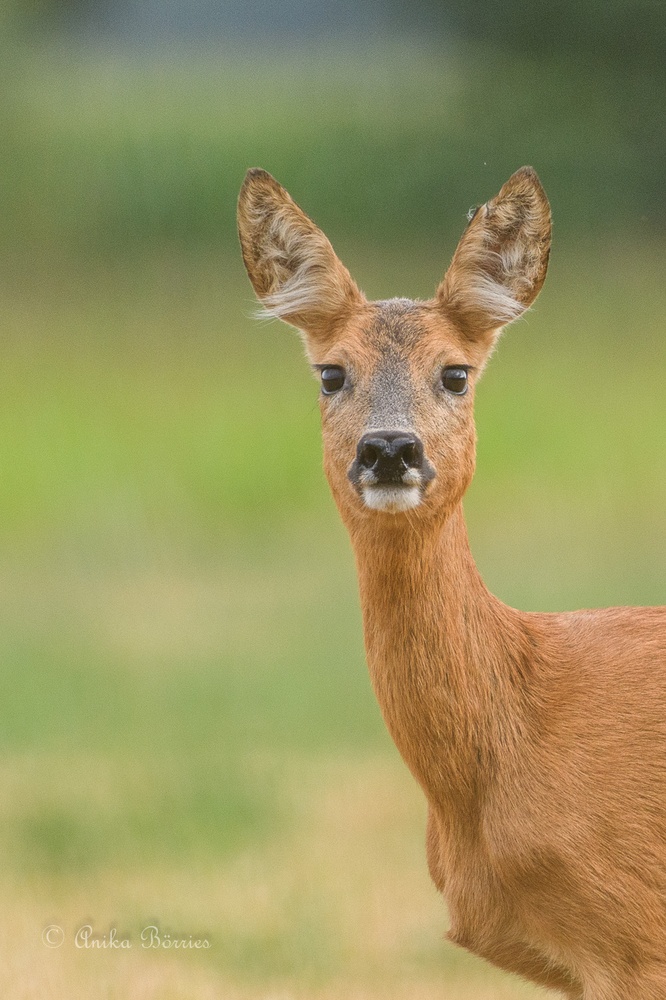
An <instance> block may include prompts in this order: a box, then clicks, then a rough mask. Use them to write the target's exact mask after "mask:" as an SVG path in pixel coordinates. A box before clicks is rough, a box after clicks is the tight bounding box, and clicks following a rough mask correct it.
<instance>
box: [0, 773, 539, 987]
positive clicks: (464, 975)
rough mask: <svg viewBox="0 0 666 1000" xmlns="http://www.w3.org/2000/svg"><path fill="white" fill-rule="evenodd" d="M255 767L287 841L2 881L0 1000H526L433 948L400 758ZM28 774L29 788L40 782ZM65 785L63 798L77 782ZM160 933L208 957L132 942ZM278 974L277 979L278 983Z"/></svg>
mask: <svg viewBox="0 0 666 1000" xmlns="http://www.w3.org/2000/svg"><path fill="white" fill-rule="evenodd" d="M248 767H253V768H257V769H260V770H269V771H270V772H271V773H272V774H273V776H274V778H275V780H276V781H279V784H280V787H279V795H280V798H281V799H283V800H284V802H285V806H286V808H287V810H288V811H290V812H291V813H292V815H293V816H294V818H295V822H294V824H293V827H292V828H291V829H290V830H289V831H288V832H285V833H283V834H281V835H278V836H275V837H271V838H270V839H269V840H267V841H265V842H263V843H262V844H258V845H255V846H254V847H252V846H250V845H248V846H247V848H246V849H245V850H242V851H240V852H238V853H236V854H234V855H233V856H232V857H230V858H228V859H227V860H226V861H225V862H221V863H220V864H212V863H210V861H208V862H206V863H200V864H198V865H190V866H183V867H173V866H172V867H168V868H167V867H165V866H163V865H160V866H150V865H148V866H144V867H137V868H134V869H133V870H130V869H128V868H126V867H123V868H119V869H114V870H109V871H104V872H99V873H96V874H95V875H92V876H89V877H82V878H80V879H77V880H76V881H75V882H72V881H68V882H62V881H58V880H57V879H54V880H51V881H47V882H45V881H43V880H41V881H39V882H37V881H36V880H32V881H31V880H28V883H29V885H30V887H29V889H28V888H27V886H26V880H24V879H11V878H10V877H9V876H8V875H7V877H6V878H5V884H4V886H3V889H2V891H3V910H2V918H1V923H0V935H1V937H2V941H3V956H4V957H3V960H2V963H1V965H0V995H2V996H3V997H11V998H12V1000H19V998H24V997H25V998H26V1000H27V998H30V1000H33V998H36V997H40V998H46V997H48V998H53V1000H60V998H65V997H67V998H70V997H73V996H76V997H81V998H84V997H85V998H87V997H90V998H93V997H95V998H97V997H108V998H110V1000H112V998H116V997H118V998H120V997H132V998H134V1000H153V998H155V1000H157V998H160V1000H179V998H187V1000H199V998H201V1000H208V998H213V997H215V998H217V997H224V998H225V1000H227V998H230V1000H236V998H238V1000H250V998H251V1000H260V998H261V1000H300V998H306V997H307V998H313V1000H314V998H321V1000H328V998H331V1000H332V998H333V997H335V998H336V1000H347V998H348V1000H361V998H363V1000H374V998H379V997H382V998H383V1000H386V998H392V997H396V998H398V997H400V1000H405V998H407V1000H409V998H412V997H413V998H417V997H418V998H419V1000H428V998H430V997H433V998H434V997H437V998H439V1000H441V998H445V997H451V998H454V997H455V998H458V1000H467V998H472V997H473V998H475V1000H481V998H487V1000H490V998H493V1000H500V998H506V1000H509V998H515V1000H517V998H519V997H527V996H530V995H534V994H533V993H532V992H531V991H530V990H529V989H528V988H526V987H522V986H521V985H520V984H519V983H517V982H515V981H513V980H511V979H510V978H508V977H506V978H505V977H503V976H501V975H498V974H497V973H495V972H493V971H492V970H490V969H489V968H488V967H487V966H485V965H484V963H481V962H477V961H476V960H474V959H472V958H470V957H468V956H466V955H464V954H463V953H462V952H459V951H458V950H457V949H454V948H453V946H451V945H449V944H447V943H444V942H443V941H442V940H441V935H442V933H443V931H444V929H445V913H444V910H443V906H442V904H441V901H440V900H439V898H438V897H437V894H436V893H435V891H434V889H433V887H432V886H431V884H430V883H429V880H428V877H427V874H426V869H425V862H424V857H423V846H422V839H423V837H422V826H423V820H424V805H423V802H422V801H421V797H420V793H419V792H418V790H417V789H416V788H415V786H414V784H413V782H412V780H411V778H410V777H409V776H408V775H407V774H406V773H405V771H404V769H403V767H402V765H401V764H400V762H399V761H398V760H397V759H386V758H384V757H381V758H367V759H365V760H353V759H335V758H318V759H315V760H308V761H306V760H304V759H294V758H291V759H284V760H279V761H278V760H276V759H274V758H273V759H271V760H261V759H255V760H254V761H248ZM24 776H25V778H26V779H27V783H28V784H29V785H32V786H34V772H33V773H31V774H27V773H25V774H24ZM279 776H281V777H279ZM5 777H7V773H6V774H5ZM79 777H81V776H79ZM9 784H11V783H9ZM9 784H7V783H5V787H6V788H8V787H9ZM65 786H67V787H66V788H65V790H67V788H68V789H70V791H71V787H72V782H71V776H70V779H69V783H67V782H63V787H65ZM15 791H17V789H16V788H15ZM89 794H93V795H94V794H97V795H98V796H99V797H101V798H104V797H105V796H107V795H110V794H111V795H112V794H113V792H112V789H109V788H104V787H102V786H99V787H98V788H97V792H96V793H95V791H94V789H93V788H92V787H87V788H84V790H83V797H84V798H85V797H86V796H88V795H89ZM19 801H20V799H19ZM153 922H155V923H157V924H158V925H159V926H160V927H161V928H162V930H163V931H164V930H170V931H171V932H172V933H173V934H174V935H175V934H177V933H180V934H182V935H183V936H189V935H195V936H201V937H208V938H209V940H210V942H211V947H210V949H209V950H206V951H194V950H190V951H186V952H176V951H173V950H172V951H162V952H152V951H146V950H144V949H142V947H141V942H140V931H141V928H142V927H143V926H146V925H147V924H149V923H153ZM85 923H90V924H92V925H93V927H94V929H95V931H97V932H99V933H107V934H108V932H109V929H110V928H111V927H115V928H116V929H117V931H118V934H119V936H123V935H124V934H127V935H129V936H130V939H131V941H132V948H131V949H130V950H109V949H95V950H85V949H78V948H77V947H75V944H74V940H73V938H74V934H75V931H76V930H77V928H78V927H80V926H82V925H84V924H85ZM50 924H57V925H58V926H61V927H62V928H63V930H64V931H65V935H66V937H65V941H64V943H63V944H62V946H61V947H58V948H49V947H46V946H45V945H44V943H43V942H42V940H41V934H42V931H43V929H44V928H45V927H46V926H48V925H50ZM262 951H263V954H262ZM267 951H272V952H273V953H274V954H273V958H272V961H271V963H269V964H271V965H272V967H273V968H272V971H267V970H266V969H265V968H264V969H263V971H262V965H265V960H266V957H267V955H266V952H267ZM276 952H277V953H281V957H280V955H278V957H277V958H276V955H275V953H276ZM239 959H242V960H241V961H239ZM280 965H282V973H281V974H279V973H278V974H276V971H275V970H276V968H279V966H280ZM234 972H236V974H234ZM295 983H298V984H299V985H298V986H296V985H294V984H295Z"/></svg>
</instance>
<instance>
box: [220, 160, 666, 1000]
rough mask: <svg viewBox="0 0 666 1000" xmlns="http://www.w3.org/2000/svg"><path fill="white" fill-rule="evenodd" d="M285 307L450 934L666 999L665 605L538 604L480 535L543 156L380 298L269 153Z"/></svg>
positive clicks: (258, 229)
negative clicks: (482, 382)
mask: <svg viewBox="0 0 666 1000" xmlns="http://www.w3.org/2000/svg"><path fill="white" fill-rule="evenodd" d="M238 229H239V236H240V244H241V249H242V256H243V261H244V263H245V268H246V270H247V273H248V276H249V278H250V282H251V284H252V286H253V288H254V291H255V293H256V295H257V297H258V299H259V302H260V305H261V307H262V310H263V314H264V315H265V316H270V317H276V318H278V319H280V320H283V321H285V322H286V323H287V324H289V325H291V326H293V327H295V328H296V329H297V330H298V331H299V332H300V333H301V335H302V338H303V341H304V345H305V351H306V354H307V356H308V359H309V361H310V364H311V366H312V368H313V371H314V373H315V376H316V378H317V379H318V380H319V383H320V387H321V391H320V397H319V398H320V407H321V423H322V437H323V462H324V471H325V474H326V478H327V479H328V483H329V485H330V489H331V491H332V494H333V498H334V500H335V503H336V505H337V508H338V510H339V513H340V516H341V518H342V520H343V522H344V524H345V526H346V528H347V531H348V533H349V536H350V539H351V544H352V548H353V551H354V556H355V561H356V568H357V575H358V584H359V593H360V601H361V608H362V618H363V632H364V640H365V650H366V658H367V664H368V669H369V672H370V678H371V681H372V686H373V689H374V692H375V694H376V697H377V700H378V702H379V706H380V709H381V712H382V715H383V718H384V721H385V723H386V726H387V728H388V731H389V733H390V735H391V737H392V739H393V741H394V743H395V744H396V746H397V748H398V750H399V752H400V754H401V756H402V758H403V759H404V761H405V763H406V765H407V767H408V768H409V770H410V771H411V773H412V775H413V777H414V778H415V779H416V781H417V782H418V784H419V785H420V787H421V789H422V791H423V793H424V795H425V799H426V802H427V827H426V856H427V864H428V869H429V872H430V876H431V878H432V881H433V882H434V884H435V887H436V888H437V890H438V891H439V892H440V893H441V894H442V895H443V897H444V900H445V903H446V907H447V910H448V917H449V924H450V929H449V931H448V934H447V937H448V939H449V940H450V941H451V942H453V943H454V944H456V945H459V946H461V947H463V948H465V949H467V950H468V951H470V952H472V953H473V954H475V955H477V956H480V957H481V958H483V959H485V960H487V961H488V962H489V963H492V964H494V965H495V966H497V967H499V968H500V969H503V970H506V971H508V972H511V973H515V974H517V975H518V976H520V977H522V978H523V979H526V980H528V981H530V982H532V983H534V984H537V985H538V986H541V987H544V988H546V989H550V990H553V991H556V992H558V993H559V994H560V995H561V996H564V997H568V998H571V1000H664V998H666V607H654V608H649V607H647V608H637V607H616V608H605V609H596V610H582V611H573V612H564V613H536V612H522V611H519V610H516V609H514V608H511V607H509V606H507V605H505V604H504V603H502V602H501V601H500V600H499V599H498V598H496V597H494V596H493V595H492V594H491V593H490V592H489V591H488V589H487V588H486V586H485V585H484V583H483V580H482V579H481V576H480V573H479V571H478V570H477V568H476V565H475V563H474V559H473V557H472V554H471V551H470V546H469V542H468V536H467V531H466V526H465V519H464V516H463V506H462V501H463V495H464V494H465V491H466V489H467V487H468V486H469V484H470V481H471V479H472V476H473V473H474V468H475V447H476V431H475V424H474V415H473V401H474V393H475V387H476V383H477V382H478V379H479V377H480V376H481V373H482V371H483V369H484V366H485V365H486V362H487V361H488V359H489V357H490V355H491V353H492V352H493V349H494V347H495V345H496V343H497V340H498V337H499V335H500V332H501V331H502V329H503V328H504V327H505V326H507V325H508V324H509V323H511V322H513V321H514V320H516V319H517V318H518V317H519V316H521V315H522V314H523V313H524V312H525V311H526V310H527V309H529V308H530V307H531V305H532V303H533V302H534V300H535V299H536V297H537V295H538V294H539V292H540V290H541V287H542V285H543V283H544V279H545V276H546V270H547V266H548V257H549V253H550V244H551V211H550V205H549V202H548V199H547V197H546V194H545V192H544V190H543V187H542V185H541V183H540V181H539V178H538V176H537V174H536V172H535V171H534V170H533V169H532V168H531V167H522V168H521V169H519V170H518V171H516V173H514V174H513V175H512V176H511V177H510V178H509V180H508V181H507V182H506V183H505V184H504V186H503V187H502V188H501V190H500V191H499V193H498V194H497V195H496V196H495V197H494V198H492V199H491V200H489V201H488V202H486V203H485V204H484V205H482V206H481V207H480V208H478V209H476V210H475V211H474V212H473V213H470V216H469V222H468V225H467V227H466V229H465V230H464V232H463V235H462V237H461V239H460V242H459V244H458V246H457V249H456V250H455V253H454V255H453V258H452V260H451V263H450V266H449V268H448V270H447V271H446V273H445V275H444V277H443V279H442V281H441V283H440V284H439V286H438V288H437V290H436V293H435V295H434V297H433V298H432V299H430V300H427V301H421V300H412V299H407V298H394V299H389V300H386V301H368V299H366V297H365V295H364V294H363V293H362V292H361V291H360V289H359V288H358V286H357V285H356V283H355V282H354V280H353V279H352V277H351V275H350V273H349V271H348V270H347V268H346V267H345V266H344V265H343V264H342V262H341V261H340V260H339V259H338V257H337V256H336V254H335V252H334V250H333V247H332V245H331V243H330V242H329V240H328V239H327V237H326V236H325V235H324V233H323V232H322V231H321V230H320V229H319V228H318V227H317V226H316V225H315V223H314V222H312V221H311V219H310V218H309V217H308V216H307V215H306V214H305V213H304V212H303V211H302V210H301V209H300V208H299V207H298V206H297V205H296V203H295V202H294V201H293V200H292V198H291V197H290V195H289V194H288V193H287V191H286V190H285V189H284V188H283V187H282V186H281V185H280V184H279V183H278V182H277V181H276V180H275V179H274V178H273V177H272V176H271V175H270V174H268V173H267V172H265V171H263V170H260V169H251V170H249V171H248V173H247V175H246V178H245V181H244V183H243V186H242V189H241V192H240V196H239V201H238Z"/></svg>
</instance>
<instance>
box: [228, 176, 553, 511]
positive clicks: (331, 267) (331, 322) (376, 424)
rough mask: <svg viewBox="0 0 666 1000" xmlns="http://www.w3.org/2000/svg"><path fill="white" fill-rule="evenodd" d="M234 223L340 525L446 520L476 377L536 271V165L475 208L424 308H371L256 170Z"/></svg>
mask: <svg viewBox="0 0 666 1000" xmlns="http://www.w3.org/2000/svg"><path fill="white" fill-rule="evenodd" d="M238 228H239V234H240V241H241V247H242V251H243V260H244V262H245V267H246V269H247V272H248V275H249V277H250V281H251V282H252V285H253V287H254V290H255V292H256V294H257V296H258V298H259V299H260V301H261V303H262V306H263V313H264V314H265V315H270V316H275V317H277V318H279V319H282V320H285V321H286V322H287V323H290V324H292V325H293V326H295V327H297V328H298V330H299V331H300V332H301V334H302V336H303V339H304V342H305V348H306V352H307V354H308V357H309V359H310V361H311V363H312V366H313V369H314V371H315V372H316V375H317V378H318V379H319V380H320V384H321V396H320V404H321V414H322V429H323V439H324V467H325V470H326V475H327V477H328V481H329V483H330V486H331V489H332V491H333V495H334V497H335V500H336V503H337V505H338V508H339V509H340V512H341V514H342V517H343V519H344V520H345V522H346V523H347V524H348V525H349V526H351V524H352V523H353V522H356V521H357V520H358V519H368V518H382V519H392V520H391V523H393V524H396V523H399V522H400V519H404V518H408V517H412V518H413V517H418V518H420V519H423V520H426V519H441V518H442V517H445V516H446V515H447V514H448V513H450V512H451V511H452V510H453V509H454V507H455V506H456V505H457V504H458V502H459V501H460V499H461V498H462V495H463V493H464V492H465V490H466V489H467V486H468V485H469V483H470V481H471V478H472V475H473V472H474V460H475V429H474V416H473V400H474V388H475V385H476V382H477V380H478V378H479V376H480V375H481V372H482V371H483V368H484V366H485V364H486V361H487V360H488V358H489V356H490V354H491V353H492V350H493V348H494V346H495V343H496V341H497V338H498V336H499V333H500V331H501V329H502V327H504V326H505V325H506V324H507V323H510V322H512V321H513V320H515V319H517V318H518V316H520V315H521V314H522V313H523V312H524V311H525V310H526V309H528V308H529V306H530V305H531V304H532V302H533V301H534V300H535V298H536V296H537V295H538V293H539V291H540V289H541V286H542V284H543V281H544V278H545V276H546V268H547V265H548V253H549V249H550V229H551V224H550V208H549V205H548V200H547V198H546V195H545V193H544V191H543V188H542V187H541V184H540V183H539V179H538V177H537V175H536V173H535V172H534V170H532V169H531V167H523V168H522V169H520V170H518V171H517V172H516V173H515V174H513V176H512V177H510V178H509V180H508V181H507V182H506V184H505V185H504V187H503V188H502V189H501V191H500V192H499V194H498V195H497V196H496V197H495V198H493V199H492V200H491V201H489V202H487V203H486V204H485V205H482V206H481V207H480V208H478V209H477V210H476V211H475V212H474V214H473V215H472V216H471V218H470V221H469V224H468V226H467V229H466V230H465V232H464V233H463V235H462V238H461V240H460V243H459V244H458V247H457V249H456V252H455V254H454V256H453V260H452V262H451V265H450V267H449V269H448V271H447V272H446V274H445V276H444V278H443V280H442V282H441V283H440V285H439V287H438V289H437V291H436V294H435V296H434V298H432V299H430V300H428V301H425V302H421V301H412V300H410V299H390V300H388V301H385V302H369V301H368V300H367V299H366V298H365V296H364V295H363V293H362V292H361V291H359V289H358V287H357V286H356V284H355V283H354V281H353V279H352V277H351V275H350V274H349V272H348V271H347V269H346V268H345V267H344V265H343V264H342V263H341V262H340V261H339V259H338V258H337V256H336V254H335V252H334V250H333V248H332V246H331V244H330V243H329V241H328V239H327V238H326V236H325V235H324V234H323V233H322V232H321V230H319V229H318V228H317V226H315V224H314V223H313V222H312V221H311V220H310V219H309V218H308V217H307V216H306V215H305V213H304V212H302V211H301V209H300V208H299V207H298V206H297V205H296V204H295V202H294V201H293V200H292V199H291V197H290V196H289V194H288V193H287V192H286V191H285V190H284V188H283V187H281V186H280V185H279V184H278V183H277V181H275V180H274V179H273V177H271V176H270V174H268V173H266V172H265V171H263V170H250V171H248V174H247V176H246V178H245V182H244V184H243V187H242V189H241V193H240V198H239V203H238Z"/></svg>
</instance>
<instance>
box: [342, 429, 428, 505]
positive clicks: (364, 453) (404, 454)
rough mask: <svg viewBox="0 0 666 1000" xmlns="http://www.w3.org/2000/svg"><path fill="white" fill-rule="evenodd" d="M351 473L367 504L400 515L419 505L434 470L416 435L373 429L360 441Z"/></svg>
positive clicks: (352, 479) (351, 477)
mask: <svg viewBox="0 0 666 1000" xmlns="http://www.w3.org/2000/svg"><path fill="white" fill-rule="evenodd" d="M348 475H349V479H350V481H351V483H352V485H353V486H354V487H355V488H356V490H357V491H358V493H359V495H360V496H361V497H362V499H363V501H364V503H365V505H366V507H370V508H371V509H373V510H383V511H386V512H388V513H391V514H397V513H398V512H399V511H404V510H411V508H413V507H418V505H419V504H420V503H421V500H422V498H423V492H424V490H425V487H426V486H427V484H428V483H429V482H430V480H431V479H434V478H435V470H434V469H433V467H432V466H431V465H430V463H429V462H428V460H427V458H426V457H425V452H424V449H423V443H422V442H421V440H420V438H418V437H417V436H416V434H410V433H408V432H405V431H371V432H369V433H368V434H364V435H363V437H362V438H361V440H360V441H359V442H358V445H357V447H356V458H355V459H354V461H353V462H352V464H351V468H350V469H349V473H348Z"/></svg>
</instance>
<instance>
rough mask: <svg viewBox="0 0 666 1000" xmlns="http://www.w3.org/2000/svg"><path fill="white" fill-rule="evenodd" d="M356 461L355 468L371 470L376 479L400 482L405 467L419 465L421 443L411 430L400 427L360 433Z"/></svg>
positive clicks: (417, 467)
mask: <svg viewBox="0 0 666 1000" xmlns="http://www.w3.org/2000/svg"><path fill="white" fill-rule="evenodd" d="M356 461H357V463H358V468H359V471H368V472H374V474H375V476H376V478H377V481H378V482H383V483H401V482H402V481H403V474H404V473H405V472H406V471H407V469H418V470H421V469H422V468H423V445H422V444H421V442H420V441H419V439H418V438H417V437H416V435H415V434H404V433H402V432H401V431H377V432H374V433H371V434H364V435H363V437H362V438H361V440H360V441H359V443H358V448H357V449H356Z"/></svg>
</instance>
